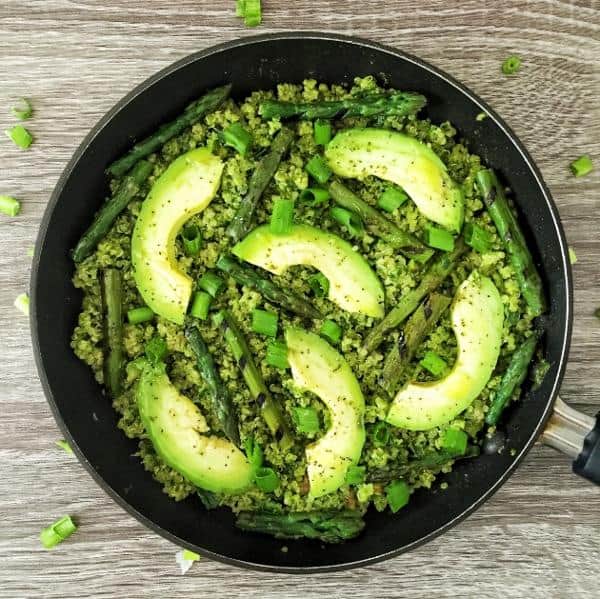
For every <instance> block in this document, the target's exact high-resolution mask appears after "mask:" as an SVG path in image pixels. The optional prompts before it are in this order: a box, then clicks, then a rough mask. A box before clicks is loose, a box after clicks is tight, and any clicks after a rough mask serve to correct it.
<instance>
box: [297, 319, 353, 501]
mask: <svg viewBox="0 0 600 599" xmlns="http://www.w3.org/2000/svg"><path fill="white" fill-rule="evenodd" d="M285 340H286V343H287V348H288V362H289V364H290V367H291V369H292V377H293V379H294V383H295V384H296V385H297V386H298V387H299V388H300V389H303V390H306V391H310V392H311V393H314V394H315V395H317V396H318V397H319V398H320V399H321V400H322V401H323V403H324V404H325V405H326V406H327V408H328V409H329V414H330V417H331V426H330V427H329V429H328V430H327V432H326V433H325V435H324V436H323V437H321V438H320V439H319V440H318V441H316V442H315V443H312V444H311V445H309V446H307V447H306V463H307V473H308V480H309V482H310V491H309V495H310V496H311V497H320V496H321V495H325V494H327V493H332V492H333V491H335V490H336V489H338V488H339V487H340V486H341V485H342V484H344V480H345V477H346V471H347V470H348V467H349V466H353V465H355V464H356V463H357V462H358V460H359V458H360V454H361V452H362V448H363V445H364V443H365V428H364V424H363V416H364V411H365V401H364V398H363V394H362V391H361V389H360V386H359V384H358V381H357V380H356V377H355V376H354V374H353V372H352V370H351V369H350V367H349V366H348V364H347V362H346V361H345V360H344V358H343V357H342V356H341V355H340V354H339V353H338V352H337V351H336V350H335V349H333V347H331V345H329V344H328V343H327V342H326V341H324V340H323V339H321V337H319V336H318V335H315V334H314V333H309V332H308V331H304V330H302V329H296V328H288V329H286V332H285Z"/></svg>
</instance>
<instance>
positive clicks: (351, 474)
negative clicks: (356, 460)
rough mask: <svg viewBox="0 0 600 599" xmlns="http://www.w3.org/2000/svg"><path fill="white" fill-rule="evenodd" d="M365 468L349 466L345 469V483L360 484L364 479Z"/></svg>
mask: <svg viewBox="0 0 600 599" xmlns="http://www.w3.org/2000/svg"><path fill="white" fill-rule="evenodd" d="M365 473H366V468H365V467H364V466H349V467H348V470H346V479H345V483H346V484H347V485H360V483H362V482H364V481H365Z"/></svg>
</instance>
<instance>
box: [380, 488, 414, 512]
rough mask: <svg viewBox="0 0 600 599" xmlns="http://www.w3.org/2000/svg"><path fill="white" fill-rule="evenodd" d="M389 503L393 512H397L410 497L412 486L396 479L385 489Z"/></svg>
mask: <svg viewBox="0 0 600 599" xmlns="http://www.w3.org/2000/svg"><path fill="white" fill-rule="evenodd" d="M385 492H386V495H387V500H388V505H389V506H390V510H392V513H394V514H395V513H396V512H397V511H398V510H399V509H400V508H403V507H404V506H405V505H406V504H407V503H408V500H409V499H410V487H409V486H408V485H407V484H406V483H405V482H404V481H403V480H395V481H394V482H393V483H390V484H389V485H388V486H387V487H386V489H385Z"/></svg>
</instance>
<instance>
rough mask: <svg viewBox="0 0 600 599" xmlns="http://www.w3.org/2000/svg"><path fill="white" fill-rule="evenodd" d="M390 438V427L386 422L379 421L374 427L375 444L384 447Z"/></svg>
mask: <svg viewBox="0 0 600 599" xmlns="http://www.w3.org/2000/svg"><path fill="white" fill-rule="evenodd" d="M389 440H390V427H389V426H388V425H387V424H386V423H385V422H378V423H377V424H376V425H375V427H374V428H373V444H374V445H375V446H376V447H383V446H385V445H387V444H388V442H389Z"/></svg>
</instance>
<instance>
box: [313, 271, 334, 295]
mask: <svg viewBox="0 0 600 599" xmlns="http://www.w3.org/2000/svg"><path fill="white" fill-rule="evenodd" d="M308 285H309V286H310V288H311V289H312V292H313V293H314V294H315V296H316V297H327V294H328V293H329V279H328V278H327V277H326V276H325V275H324V274H323V273H322V272H318V273H316V274H314V275H311V276H310V277H308Z"/></svg>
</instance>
